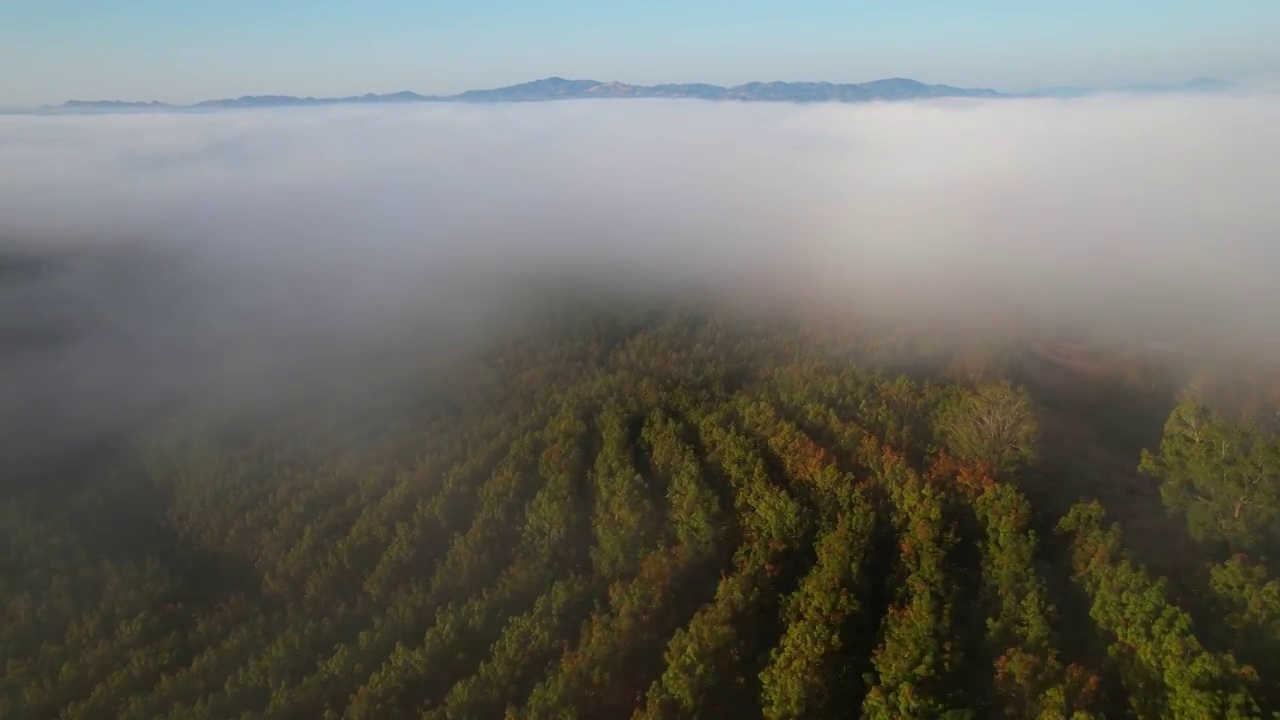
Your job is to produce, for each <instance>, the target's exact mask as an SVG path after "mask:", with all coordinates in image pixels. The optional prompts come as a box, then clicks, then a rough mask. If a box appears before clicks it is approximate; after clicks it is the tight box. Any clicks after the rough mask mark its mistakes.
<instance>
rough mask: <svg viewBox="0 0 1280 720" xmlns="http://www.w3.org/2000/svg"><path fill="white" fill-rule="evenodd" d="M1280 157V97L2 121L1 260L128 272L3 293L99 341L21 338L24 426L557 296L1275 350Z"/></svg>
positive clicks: (13, 317)
mask: <svg viewBox="0 0 1280 720" xmlns="http://www.w3.org/2000/svg"><path fill="white" fill-rule="evenodd" d="M1277 157H1280V98H1277V97H1275V96H1270V95H1255V96H1234V97H1225V96H1224V97H1177V96H1163V97H1148V98H1136V97H1099V98H1090V99H1080V100H1066V101H1057V100H1000V101H960V102H940V103H928V102H913V103H901V104H867V105H815V106H796V105H782V104H777V105H774V104H752V105H736V104H704V103H697V102H661V101H653V102H650V101H616V102H615V101H585V102H560V103H545V104H526V105H510V106H507V105H492V106H467V105H447V106H434V105H424V106H400V107H378V108H364V107H344V108H329V109H319V110H316V109H305V110H279V111H246V112H226V113H208V114H197V113H174V114H137V115H124V114H122V115H98V116H55V117H41V116H8V117H0V243H5V248H0V250H4V252H7V253H9V254H10V255H12V254H13V253H18V252H25V251H27V250H30V249H32V248H35V249H37V250H39V251H41V252H46V251H50V250H52V249H57V250H58V252H59V253H60V254H63V255H65V254H67V253H71V254H73V255H74V256H76V257H80V256H84V255H86V254H87V255H89V256H93V257H100V256H103V255H106V256H110V257H112V258H115V260H113V261H112V262H110V263H106V264H103V263H101V262H95V263H90V264H89V265H84V266H83V267H90V268H92V269H91V270H84V269H83V267H82V266H77V267H82V269H81V270H80V271H78V272H79V273H80V274H76V273H70V274H68V273H64V274H61V275H46V276H42V277H41V278H38V279H32V278H30V277H26V276H23V277H19V276H21V275H22V272H20V271H16V270H13V269H12V268H11V269H10V270H8V271H6V272H7V273H8V279H7V280H6V279H3V278H0V298H3V299H2V300H0V302H3V303H4V304H5V305H6V306H7V308H6V309H5V310H4V314H5V316H6V317H4V318H3V320H4V322H6V323H9V324H10V325H11V326H12V327H17V326H18V325H22V326H23V327H26V325H24V323H26V324H28V325H29V324H30V323H31V321H32V320H31V313H42V312H45V311H46V310H47V309H48V308H49V307H50V306H51V305H50V303H62V304H68V303H70V304H76V307H79V308H81V309H84V308H88V309H89V310H90V311H92V313H93V316H94V317H95V318H97V319H98V320H97V321H95V323H96V324H93V325H92V328H91V330H88V331H86V332H91V333H92V341H78V342H76V343H72V344H71V345H69V346H68V345H58V344H56V343H46V345H40V343H39V342H35V341H32V342H34V345H33V346H32V347H35V348H36V349H31V348H30V347H27V346H25V345H22V344H21V343H19V342H18V341H17V340H12V338H14V337H19V336H20V335H21V333H18V334H14V333H10V337H11V339H10V340H7V341H6V342H7V343H8V344H9V345H10V347H8V348H5V349H4V350H5V354H4V359H3V363H4V364H3V365H0V372H3V377H0V383H2V384H3V397H0V401H3V402H5V405H6V406H7V407H10V408H27V409H30V408H34V407H37V406H39V407H42V408H48V407H52V406H55V405H56V406H58V407H59V408H61V410H59V413H62V414H66V413H73V414H74V413H80V414H90V415H105V416H109V415H110V412H104V411H103V409H102V403H100V402H98V403H95V402H93V401H92V400H91V395H88V394H85V393H88V392H89V390H90V389H94V390H96V391H99V392H105V391H103V390H102V388H103V387H115V388H116V390H115V392H116V393H117V394H121V395H124V394H130V393H133V394H137V393H138V392H141V391H137V388H139V387H142V386H143V385H145V387H146V388H156V387H159V388H165V389H166V390H175V391H176V389H179V388H184V387H186V388H189V387H190V386H192V385H193V384H197V383H199V384H202V385H208V386H210V387H218V388H219V391H220V392H222V391H231V390H232V389H234V388H235V387H236V386H237V384H240V383H242V381H243V380H244V379H245V378H251V377H252V378H258V379H260V380H263V381H264V382H265V381H266V380H265V378H268V377H271V378H278V377H280V373H281V369H282V368H286V369H287V373H286V374H288V375H292V374H295V371H297V370H298V369H299V368H301V367H302V366H304V365H307V364H308V363H315V364H316V365H317V366H324V365H325V363H326V362H327V361H328V360H332V361H333V362H337V360H334V359H335V358H350V357H354V356H357V355H359V353H360V352H361V348H362V347H368V346H369V345H370V344H375V345H376V344H377V343H380V342H387V341H390V340H392V339H396V340H397V341H403V340H404V339H405V338H407V337H420V338H422V337H427V336H431V335H433V334H436V336H437V337H448V338H450V342H452V341H453V340H454V339H457V338H465V337H467V330H468V329H474V328H476V327H479V325H478V323H480V321H481V320H487V319H492V317H494V316H495V315H496V316H501V314H502V313H503V312H505V311H506V310H507V309H509V306H507V305H504V304H503V303H504V302H506V301H508V300H510V297H511V293H512V292H513V290H514V288H513V283H515V282H516V281H515V280H514V279H513V278H514V277H526V278H527V277H538V276H540V275H556V276H563V277H582V278H592V279H595V280H604V281H606V282H608V283H610V284H619V285H620V284H623V283H628V284H630V285H631V286H633V287H636V288H640V289H656V290H660V291H664V292H665V291H674V290H676V289H695V290H713V291H722V292H731V293H737V294H738V295H740V296H742V297H748V298H754V299H756V300H761V299H763V300H764V301H765V302H771V301H773V300H775V299H777V300H779V301H780V300H781V299H783V298H785V299H786V300H787V301H788V302H789V303H792V304H797V303H798V304H799V305H800V306H804V307H808V306H810V305H812V306H814V307H821V308H823V309H826V310H835V311H841V310H843V309H846V308H847V309H849V310H850V311H851V312H852V311H853V310H854V309H857V310H859V311H870V312H875V313H881V314H883V315H884V316H885V317H889V318H893V317H902V318H904V319H907V318H926V319H927V318H935V317H948V318H954V319H956V320H957V321H960V320H966V319H968V320H982V319H986V318H989V317H991V316H992V315H993V314H1013V315H1019V316H1021V317H1022V318H1023V319H1024V320H1028V319H1029V320H1031V321H1043V322H1045V323H1048V322H1050V321H1053V322H1057V321H1061V320H1074V321H1078V322H1081V323H1085V324H1089V323H1094V324H1096V325H1097V326H1098V327H1099V328H1105V329H1107V330H1108V331H1110V332H1121V333H1137V334H1143V335H1146V336H1150V337H1160V338H1162V339H1174V340H1176V341H1178V342H1182V343H1200V344H1204V345H1210V344H1212V345H1214V346H1215V347H1224V346H1227V345H1239V346H1241V347H1246V346H1247V347H1249V348H1251V350H1250V351H1251V352H1263V351H1268V352H1270V351H1276V350H1277V349H1280V343H1278V342H1277V340H1280V282H1277V279H1278V278H1280V200H1277V196H1278V195H1280V162H1277V160H1276V158H1277ZM4 262H10V261H4ZM15 262H16V261H15ZM10 264H11V265H12V264H13V262H10ZM19 264H20V263H19ZM104 268H106V269H104ZM895 313H896V315H895ZM444 329H447V330H449V332H450V333H451V334H447V335H443V334H441V333H444ZM15 332H16V331H15ZM23 332H26V330H24V331H23ZM33 332H34V331H33ZM37 334H38V333H37ZM22 337H26V336H22ZM24 342H25V341H24ZM20 345H21V347H20ZM42 348H43V349H42ZM52 348H57V349H56V350H54V349H52ZM326 359H328V360H326ZM197 367H198V368H201V371H200V372H199V373H196V372H195V371H194V370H193V368H197ZM267 369H270V370H271V372H272V373H274V374H264V373H265V372H266V370H267ZM113 378H125V379H126V380H127V381H123V382H114V380H113ZM219 382H221V383H223V384H222V385H219V384H218V383H219ZM140 384H141V385H140ZM122 388H123V389H122ZM81 391H83V392H81ZM135 391H137V392H135ZM255 392H256V390H255ZM142 394H144V395H145V394H146V393H142ZM108 395H109V393H108ZM112 397H114V396H112ZM22 415H23V413H22V412H19V413H18V416H14V417H5V418H0V419H2V420H3V421H4V422H5V423H6V424H9V423H21V422H23V420H22Z"/></svg>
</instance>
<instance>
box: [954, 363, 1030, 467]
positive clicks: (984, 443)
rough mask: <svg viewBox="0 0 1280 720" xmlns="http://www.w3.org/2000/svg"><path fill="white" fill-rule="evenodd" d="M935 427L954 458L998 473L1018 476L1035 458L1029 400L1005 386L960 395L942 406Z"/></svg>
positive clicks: (1022, 391)
mask: <svg viewBox="0 0 1280 720" xmlns="http://www.w3.org/2000/svg"><path fill="white" fill-rule="evenodd" d="M937 425H938V434H939V435H940V436H941V438H942V440H943V441H944V442H945V443H946V446H947V449H948V450H949V451H950V452H951V454H952V455H954V456H955V457H957V458H959V459H961V460H965V461H968V462H975V463H984V464H986V465H988V466H990V467H991V469H992V470H993V471H994V472H995V473H997V474H1001V475H1007V474H1010V473H1014V472H1017V471H1018V470H1020V469H1022V468H1023V467H1025V466H1026V465H1028V464H1029V463H1030V462H1032V461H1033V460H1034V459H1035V457H1036V441H1037V437H1038V434H1039V425H1038V423H1037V422H1036V415H1035V409H1034V407H1033V404H1032V401H1031V396H1030V395H1028V394H1027V391H1026V390H1025V389H1023V388H1021V387H1015V386H1013V385H1010V384H1009V383H1007V382H995V383H988V384H985V385H982V386H980V387H978V388H976V389H975V390H971V391H964V392H962V393H961V394H960V395H959V396H958V397H956V398H954V399H953V400H952V401H951V402H949V403H947V404H946V405H945V406H944V407H943V408H942V410H941V412H940V413H939V417H938V420H937Z"/></svg>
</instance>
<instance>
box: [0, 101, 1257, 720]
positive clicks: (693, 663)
mask: <svg viewBox="0 0 1280 720" xmlns="http://www.w3.org/2000/svg"><path fill="white" fill-rule="evenodd" d="M1278 152H1280V100H1278V99H1277V98H1275V97H1274V96H1268V95H1256V94H1255V95H1251V94H1238V95H1224V96H1215V97H1192V96H1162V97H1156V98H1133V97H1099V98H1090V99H1081V100H1070V101H1057V100H1000V101H958V102H936V103H935V102H914V103H903V104H883V105H866V106H856V107H847V106H841V107H832V106H739V105H719V104H703V103H685V102H646V101H628V102H626V103H612V102H609V101H595V102H591V103H587V104H583V103H573V102H566V103H557V104H547V105H537V106H531V107H530V106H488V107H448V108H434V107H433V108H378V109H376V110H371V109H368V108H355V109H352V108H342V109H329V110H310V109H308V110H305V111H293V110H288V111H265V112H225V113H204V114H198V113H190V114H181V113H174V114H147V115H127V114H121V115H103V116H74V117H65V116H64V117H35V116H10V117H4V116H0V243H2V245H0V400H2V401H3V402H0V468H3V471H0V608H2V610H0V659H2V660H3V674H2V675H0V717H4V718H33V719H34V718H104V719H105V718H138V719H148V720H149V719H151V718H174V719H177V718H184V719H185V718H401V717H404V718H504V717H506V718H573V717H577V718H618V717H624V718H625V717H633V718H700V717H735V718H737V717H744V718H751V717H759V718H835V717H867V718H944V717H945V718H988V717H1003V718H1042V719H1045V720H1047V719H1049V718H1074V719H1077V720H1079V719H1083V718H1104V717H1105V718H1111V717H1121V718H1123V717H1131V718H1195V719H1200V718H1272V717H1276V716H1278V715H1277V713H1280V574H1278V573H1280V560H1278V558H1277V550H1278V549H1280V545H1278V544H1277V543H1280V434H1278V433H1280V355H1278V354H1277V350H1278V349H1280V347H1278V346H1277V345H1276V338H1278V337H1280V289H1277V286H1276V285H1275V282H1274V278H1275V277H1277V276H1280V250H1277V248H1280V245H1277V244H1276V239H1277V238H1278V237H1280V210H1277V207H1276V205H1275V203H1274V197H1275V191H1276V189H1277V188H1280V166H1277V164H1276V163H1275V162H1274V160H1273V159H1274V158H1275V157H1276V156H1277V153H1278Z"/></svg>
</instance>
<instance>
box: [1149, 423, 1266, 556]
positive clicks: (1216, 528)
mask: <svg viewBox="0 0 1280 720" xmlns="http://www.w3.org/2000/svg"><path fill="white" fill-rule="evenodd" d="M1139 468H1140V469H1141V470H1142V471H1143V472H1146V473H1149V474H1151V475H1154V476H1155V477H1157V478H1159V479H1160V480H1161V481H1162V484H1161V486H1160V494H1161V496H1162V497H1163V498H1164V502H1165V505H1166V506H1167V507H1168V508H1169V509H1170V510H1171V511H1173V512H1178V513H1182V514H1183V515H1184V516H1185V517H1186V520H1187V527H1188V530H1189V531H1190V532H1191V534H1192V536H1193V537H1194V538H1195V539H1196V540H1198V541H1200V542H1201V543H1203V544H1205V545H1206V546H1208V547H1209V548H1211V549H1214V550H1227V551H1230V552H1256V551H1259V550H1266V549H1267V548H1268V547H1269V546H1270V545H1271V543H1272V542H1274V538H1275V536H1276V531H1277V524H1278V523H1280V442H1278V441H1277V439H1276V438H1271V437H1266V436H1264V435H1263V434H1261V433H1260V432H1258V431H1257V430H1256V429H1255V428H1253V427H1250V426H1245V425H1236V424H1232V423H1228V422H1226V421H1224V420H1223V419H1222V418H1221V417H1220V416H1219V415H1217V414H1216V413H1214V412H1213V411H1211V410H1209V409H1208V408H1206V407H1204V406H1203V405H1199V404H1196V403H1191V402H1187V403H1183V404H1181V405H1179V406H1178V407H1176V408H1174V410H1173V413H1172V414H1171V415H1170V416H1169V420H1168V422H1167V423H1165V428H1164V438H1163V439H1162V440H1161V442H1160V451H1159V452H1157V453H1152V452H1147V451H1144V452H1143V453H1142V462H1141V464H1140V465H1139Z"/></svg>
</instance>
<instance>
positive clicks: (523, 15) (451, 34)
mask: <svg viewBox="0 0 1280 720" xmlns="http://www.w3.org/2000/svg"><path fill="white" fill-rule="evenodd" d="M1278 32H1280V9H1277V6H1275V5H1274V4H1273V3H1263V2H1256V1H1255V0H1228V1H1227V2H1222V3H1218V4H1216V5H1215V6H1214V7H1213V11H1212V12H1206V11H1205V8H1204V6H1203V5H1202V4H1201V3H1196V2H1190V1H1189V0H1178V1H1177V2H1160V3H1157V2H1152V1H1151V0H1142V1H1141V2H1135V3H1127V4H1124V5H1123V6H1119V5H1116V4H1115V3H1106V2H1095V1H1092V0H1087V1H1084V2H1076V3H1072V4H1070V5H1066V6H1059V7H1054V8H1052V9H1037V11H1034V12H1032V11H1029V10H1028V9H1027V8H1026V7H1025V5H1024V4H1020V3H1015V2H1011V0H970V2H965V3H953V4H941V5H939V4H936V3H925V4H919V3H908V4H901V5H892V6H879V5H867V4H860V3H852V4H851V3H836V2H832V1H831V0H806V1H805V2H801V3H790V4H785V5H779V4H771V3H754V2H748V3H733V4H726V3H723V2H719V1H718V0H704V1H700V2H691V3H690V2H682V3H671V2H657V3H648V4H646V5H644V6H643V7H641V6H636V7H627V6H611V5H609V4H603V5H601V4H592V3H582V2H579V1H578V0H552V1H551V2H547V3H540V4H537V5H528V4H523V3H517V2H513V1H512V0H495V1H494V2H492V3H490V4H488V5H486V6H475V5H473V4H467V3H457V2H442V3H432V4H428V5H423V4H421V3H412V2H408V1H407V0H371V1H370V2H367V3H361V4H360V5H359V6H358V7H357V6H346V5H342V4H319V5H317V4H315V3H306V2H303V1H302V0H272V1H270V2H265V3H263V2H255V3H248V2H243V1H242V0H230V1H228V2H220V3H178V4H164V3H159V4H158V3H133V4H125V5H114V6H113V5H101V6H99V5H93V4H86V3H84V2H80V1H79V0H63V1H62V2H52V3H35V2H28V3H18V4H16V5H15V6H14V7H11V8H8V10H7V12H6V16H5V23H4V24H3V25H2V26H0V64H3V65H4V66H5V67H8V68H12V69H14V72H12V73H10V74H9V76H8V77H7V78H6V82H5V83H3V84H2V85H0V106H3V107H34V106H40V105H46V104H56V103H59V102H63V101H65V100H70V99H120V100H149V99H158V100H166V101H168V102H173V103H190V102H196V101H199V100H202V99H209V98H220V97H239V96H242V95H270V94H287V95H298V96H315V97H321V96H325V97H341V96H347V95H356V94H363V93H366V92H373V93H388V92H397V91H401V90H413V91H417V92H421V93H424V94H451V93H456V92H460V91H463V90H467V89H472V88H485V87H501V86H505V85H511V84H515V83H519V82H523V81H526V80H529V79H532V78H538V77H550V76H560V77H583V78H595V79H599V80H602V81H608V80H619V81H624V82H629V83H634V84H645V85H648V84H656V83H664V82H668V83H680V82H709V83H715V84H720V85H737V84H740V83H744V82H750V81H755V80H761V81H769V80H781V79H793V80H827V81H831V82H859V81H865V80H871V79H878V78H886V77H895V76H898V77H911V78H916V79H920V80H922V81H927V82H930V83H937V84H947V85H955V86H960V87H994V88H1000V89H1004V90H1008V91H1015V92H1016V91H1025V90H1030V89H1033V88H1043V87H1058V86H1091V87H1118V86H1124V85H1132V84H1141V83H1156V84H1173V83H1180V82H1185V81H1186V80H1189V79H1191V78H1195V77H1201V76H1208V77H1216V78H1220V79H1225V80H1237V79H1240V78H1242V77H1244V76H1248V75H1253V74H1259V73H1272V74H1274V73H1276V72H1277V71H1280V53H1278V52H1277V50H1276V48H1275V43H1274V42H1273V40H1274V37H1275V35H1276V34H1277V33H1278ZM659 50H660V51H659Z"/></svg>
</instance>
